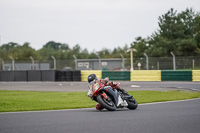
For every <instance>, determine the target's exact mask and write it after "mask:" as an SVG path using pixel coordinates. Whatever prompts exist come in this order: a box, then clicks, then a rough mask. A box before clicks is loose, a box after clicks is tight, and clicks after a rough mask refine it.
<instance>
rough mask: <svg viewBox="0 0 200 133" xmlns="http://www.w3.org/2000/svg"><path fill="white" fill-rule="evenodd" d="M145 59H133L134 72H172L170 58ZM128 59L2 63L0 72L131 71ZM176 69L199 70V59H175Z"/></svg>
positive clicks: (0, 62) (0, 63) (10, 61)
mask: <svg viewBox="0 0 200 133" xmlns="http://www.w3.org/2000/svg"><path fill="white" fill-rule="evenodd" d="M146 62H147V60H146V58H145V57H141V58H133V68H134V70H147V68H148V69H149V70H173V58H172V57H149V58H148V64H146ZM139 64H140V65H139ZM130 66H131V64H130V58H113V59H70V60H56V62H54V61H53V60H46V61H35V62H34V63H33V62H31V60H30V61H21V60H20V61H15V62H14V63H13V62H12V60H9V61H2V60H0V70H7V71H10V70H53V69H56V70H108V71H113V70H115V71H116V70H118V71H122V70H123V71H129V70H130V69H131V67H130ZM175 66H176V69H200V57H199V56H198V57H197V56H196V57H195V56H193V57H192V56H191V57H176V58H175Z"/></svg>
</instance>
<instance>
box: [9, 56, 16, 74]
mask: <svg viewBox="0 0 200 133" xmlns="http://www.w3.org/2000/svg"><path fill="white" fill-rule="evenodd" d="M10 59H11V60H12V70H13V71H14V70H15V60H14V59H13V57H12V56H10Z"/></svg>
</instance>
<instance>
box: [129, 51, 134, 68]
mask: <svg viewBox="0 0 200 133" xmlns="http://www.w3.org/2000/svg"><path fill="white" fill-rule="evenodd" d="M130 50H131V52H130V53H131V57H130V59H131V70H130V71H133V70H134V69H133V48H131V49H130Z"/></svg>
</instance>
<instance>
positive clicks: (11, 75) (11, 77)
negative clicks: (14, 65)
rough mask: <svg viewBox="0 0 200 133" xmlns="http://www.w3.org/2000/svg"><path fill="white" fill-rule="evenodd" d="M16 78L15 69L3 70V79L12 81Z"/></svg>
mask: <svg viewBox="0 0 200 133" xmlns="http://www.w3.org/2000/svg"><path fill="white" fill-rule="evenodd" d="M14 80H15V77H14V72H13V71H1V81H6V82H8V81H11V82H13V81H14Z"/></svg>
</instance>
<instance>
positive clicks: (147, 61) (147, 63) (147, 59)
mask: <svg viewBox="0 0 200 133" xmlns="http://www.w3.org/2000/svg"><path fill="white" fill-rule="evenodd" d="M144 56H145V57H146V68H147V70H149V58H148V56H147V54H146V53H144Z"/></svg>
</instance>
